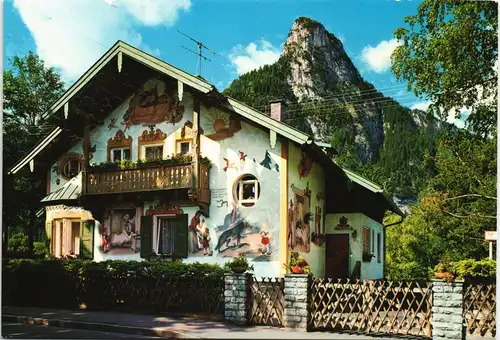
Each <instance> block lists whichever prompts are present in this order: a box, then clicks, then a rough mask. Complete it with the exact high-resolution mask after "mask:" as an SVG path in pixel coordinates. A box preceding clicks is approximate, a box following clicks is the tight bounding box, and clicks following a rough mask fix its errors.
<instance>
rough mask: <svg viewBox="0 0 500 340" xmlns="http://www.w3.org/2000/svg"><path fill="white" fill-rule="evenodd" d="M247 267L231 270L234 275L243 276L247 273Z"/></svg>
mask: <svg viewBox="0 0 500 340" xmlns="http://www.w3.org/2000/svg"><path fill="white" fill-rule="evenodd" d="M247 268H248V267H247V266H231V270H232V271H233V273H235V274H243V273H244V272H246V271H247Z"/></svg>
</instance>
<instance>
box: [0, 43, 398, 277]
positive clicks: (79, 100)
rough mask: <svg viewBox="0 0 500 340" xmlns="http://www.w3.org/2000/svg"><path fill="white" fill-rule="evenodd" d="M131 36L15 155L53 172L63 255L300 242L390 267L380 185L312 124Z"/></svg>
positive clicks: (54, 231)
mask: <svg viewBox="0 0 500 340" xmlns="http://www.w3.org/2000/svg"><path fill="white" fill-rule="evenodd" d="M285 115H286V107H285V105H284V104H283V103H281V102H280V101H277V102H273V103H271V114H270V116H268V115H265V114H263V113H261V112H258V111H256V110H254V109H253V108H251V107H248V106H246V105H245V104H243V103H240V102H238V101H236V100H234V99H232V98H228V97H225V96H223V95H222V94H220V93H219V92H218V91H217V89H215V87H213V86H212V85H211V84H209V83H207V82H206V81H205V80H204V79H203V78H201V77H197V76H193V75H190V74H188V73H186V72H183V71H181V70H179V69H176V68H174V67H172V66H171V65H169V64H167V63H165V62H163V61H161V60H159V59H156V58H154V57H152V56H150V55H148V54H146V53H144V52H142V51H140V50H138V49H135V48H133V47H131V46H129V45H127V44H125V43H123V42H121V41H119V42H117V43H116V44H115V45H114V46H113V47H112V48H111V49H110V50H109V51H108V52H107V53H106V54H105V55H103V56H102V57H101V58H100V59H99V60H98V61H97V62H96V64H95V65H94V66H93V67H91V68H90V69H89V70H88V71H87V72H86V73H85V74H84V75H83V76H82V77H81V78H80V79H79V80H78V81H77V82H76V83H75V84H74V85H73V86H72V87H71V88H70V89H68V91H67V92H66V93H65V94H64V95H63V96H62V97H61V98H60V99H59V100H58V101H57V102H56V103H54V104H53V105H52V107H51V108H50V109H49V111H48V112H46V113H45V117H46V118H47V119H49V120H50V121H51V122H53V123H55V125H57V127H56V128H55V129H54V130H53V131H52V132H50V133H49V134H48V135H47V136H46V137H44V138H43V139H42V140H41V141H40V143H39V144H38V145H37V146H35V147H34V148H33V149H32V150H30V151H29V152H28V153H27V154H26V156H25V157H24V158H23V159H21V160H19V162H18V163H17V164H16V165H15V166H13V167H12V168H11V169H10V170H9V173H10V174H12V175H27V176H39V177H43V178H44V179H46V181H47V196H46V197H45V198H44V199H43V200H42V202H41V203H42V205H43V207H44V209H45V220H46V230H45V231H46V234H47V236H48V240H49V245H50V249H51V252H52V254H53V255H54V256H56V257H62V256H68V255H69V256H73V255H78V256H79V257H81V258H89V259H93V260H95V261H102V260H108V259H120V260H142V259H145V258H150V257H151V256H161V257H162V258H164V259H165V260H171V259H176V258H180V259H182V261H186V262H204V263H218V264H223V263H224V262H226V261H228V260H229V259H230V258H231V257H233V256H237V255H239V254H242V253H244V254H246V255H247V257H248V258H249V260H250V261H251V262H252V264H253V265H254V268H255V274H256V276H261V277H264V276H266V277H273V276H279V275H282V274H283V270H282V268H281V265H282V264H283V263H285V262H287V259H288V258H289V255H290V252H291V251H295V252H299V253H300V254H301V255H303V256H304V257H305V258H306V260H307V261H308V262H309V263H310V264H311V267H312V272H313V274H314V275H315V276H320V277H323V276H328V277H356V278H361V279H379V278H382V277H383V276H384V271H383V267H384V261H385V256H384V254H385V251H384V249H385V244H384V240H385V233H384V227H383V226H382V218H383V216H384V213H385V211H386V210H387V209H390V210H393V211H395V212H397V213H399V214H401V215H402V213H401V212H400V211H399V210H398V209H397V207H396V206H395V205H394V204H393V203H392V201H391V200H390V199H389V198H387V197H386V196H385V195H384V193H383V191H382V190H381V189H380V188H379V187H377V186H376V185H374V184H373V183H370V182H368V181H366V180H365V179H363V178H361V177H359V176H357V175H356V174H354V173H352V172H349V171H347V170H344V169H341V168H340V167H338V166H337V165H336V164H335V163H333V162H332V161H331V157H329V156H328V155H327V153H326V151H325V150H324V149H322V148H321V147H320V146H318V145H317V144H316V143H314V141H313V139H312V137H310V136H308V135H306V134H304V133H302V132H300V131H298V130H295V129H293V128H292V127H290V126H288V125H286V124H284V123H283V121H284V120H285V118H286V116H285Z"/></svg>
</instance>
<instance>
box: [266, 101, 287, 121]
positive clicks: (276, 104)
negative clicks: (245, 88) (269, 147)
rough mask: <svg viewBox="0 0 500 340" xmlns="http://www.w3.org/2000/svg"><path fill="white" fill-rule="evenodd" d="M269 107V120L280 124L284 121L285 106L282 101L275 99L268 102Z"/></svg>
mask: <svg viewBox="0 0 500 340" xmlns="http://www.w3.org/2000/svg"><path fill="white" fill-rule="evenodd" d="M269 105H270V106H271V114H270V116H271V118H272V119H276V120H277V121H280V122H282V123H285V121H286V104H285V101H284V100H282V99H276V100H272V101H270V102H269Z"/></svg>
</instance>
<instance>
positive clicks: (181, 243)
mask: <svg viewBox="0 0 500 340" xmlns="http://www.w3.org/2000/svg"><path fill="white" fill-rule="evenodd" d="M172 225H173V227H174V242H175V244H174V247H175V254H176V255H177V256H179V257H182V258H186V257H188V215H187V214H184V215H177V217H176V218H175V220H173V221H172Z"/></svg>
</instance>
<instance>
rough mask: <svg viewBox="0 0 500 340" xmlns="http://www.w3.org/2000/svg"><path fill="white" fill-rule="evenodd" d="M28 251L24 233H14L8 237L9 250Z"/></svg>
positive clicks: (26, 237) (26, 238)
mask: <svg viewBox="0 0 500 340" xmlns="http://www.w3.org/2000/svg"><path fill="white" fill-rule="evenodd" d="M25 251H28V236H26V234H24V233H16V234H14V235H12V236H11V237H9V252H25Z"/></svg>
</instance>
